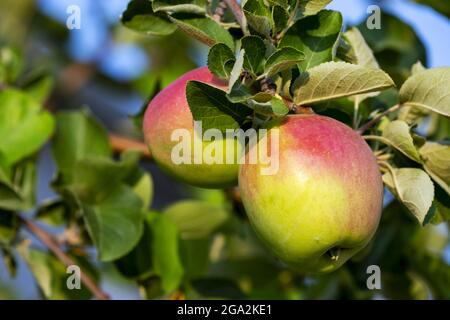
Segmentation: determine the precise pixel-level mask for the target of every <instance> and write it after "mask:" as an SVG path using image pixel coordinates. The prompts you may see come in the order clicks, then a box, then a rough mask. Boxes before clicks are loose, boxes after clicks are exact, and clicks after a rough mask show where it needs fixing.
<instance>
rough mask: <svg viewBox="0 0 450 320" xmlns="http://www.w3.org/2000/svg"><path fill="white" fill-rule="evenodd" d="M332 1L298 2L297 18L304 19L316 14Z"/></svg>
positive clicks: (311, 0) (308, 0)
mask: <svg viewBox="0 0 450 320" xmlns="http://www.w3.org/2000/svg"><path fill="white" fill-rule="evenodd" d="M331 1H332V0H298V17H299V18H300V17H306V16H312V15H315V14H317V13H318V12H319V11H320V10H322V9H324V8H325V7H326V6H327V5H328V4H329V3H330V2H331Z"/></svg>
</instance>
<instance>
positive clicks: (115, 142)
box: [109, 133, 152, 159]
mask: <svg viewBox="0 0 450 320" xmlns="http://www.w3.org/2000/svg"><path fill="white" fill-rule="evenodd" d="M109 141H110V142H111V145H112V148H113V150H114V152H115V153H121V152H123V151H126V150H130V149H133V150H138V151H140V152H142V156H143V157H144V158H146V159H152V155H151V153H150V150H149V149H148V147H147V146H146V145H145V143H143V142H141V141H137V140H134V139H129V138H125V137H121V136H118V135H115V134H112V133H110V134H109Z"/></svg>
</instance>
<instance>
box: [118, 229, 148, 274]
mask: <svg viewBox="0 0 450 320" xmlns="http://www.w3.org/2000/svg"><path fill="white" fill-rule="evenodd" d="M152 242H153V235H152V231H151V229H150V224H149V223H148V222H147V221H146V222H145V223H144V231H143V234H142V237H141V239H140V240H139V243H138V244H137V245H136V247H134V248H133V250H132V251H131V252H129V253H128V254H126V255H125V256H123V257H122V258H120V259H118V260H116V261H114V264H115V266H116V268H117V269H118V270H119V272H120V273H121V274H122V275H123V276H125V277H127V278H131V279H136V280H143V279H146V278H147V277H149V276H150V275H151V274H152V273H153V260H152Z"/></svg>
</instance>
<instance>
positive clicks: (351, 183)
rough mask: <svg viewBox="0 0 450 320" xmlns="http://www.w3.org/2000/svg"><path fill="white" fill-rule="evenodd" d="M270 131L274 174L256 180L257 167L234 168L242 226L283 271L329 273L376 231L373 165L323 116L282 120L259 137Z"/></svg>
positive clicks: (377, 185)
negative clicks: (274, 138) (245, 222)
mask: <svg viewBox="0 0 450 320" xmlns="http://www.w3.org/2000/svg"><path fill="white" fill-rule="evenodd" d="M275 129H277V130H279V131H278V134H279V169H278V172H276V173H275V174H273V175H262V174H261V170H260V169H261V168H262V167H263V164H260V163H257V164H248V163H247V162H245V163H244V164H243V165H242V166H241V168H240V172H239V189H240V191H241V197H242V201H243V205H244V207H245V209H246V212H247V214H248V217H249V220H250V223H251V224H252V225H253V227H254V229H255V231H256V233H257V234H258V235H259V236H260V238H261V239H262V240H263V242H264V243H266V244H267V246H268V247H269V248H270V249H271V251H273V252H274V254H275V255H276V256H278V257H279V258H280V259H281V260H282V261H284V262H286V263H287V264H289V265H291V266H293V267H296V268H297V269H299V270H302V271H304V272H313V273H322V272H331V271H333V270H336V269H337V268H339V267H340V266H342V265H343V264H344V263H345V261H347V260H348V259H349V258H350V257H352V256H353V255H354V254H356V253H357V252H358V251H360V250H361V249H363V248H364V247H365V246H366V245H367V244H368V242H369V241H370V239H371V238H372V236H373V235H374V233H375V231H376V229H377V227H378V223H379V220H380V216H381V210H382V202H383V183H382V179H381V174H380V172H379V168H378V165H377V162H376V159H375V157H374V156H373V154H372V151H371V149H370V148H369V146H368V145H367V144H366V142H365V141H364V140H363V138H362V137H361V136H360V135H359V134H357V133H356V132H355V131H353V130H352V129H351V128H349V127H348V126H346V125H345V124H343V123H341V122H338V121H336V120H334V119H331V118H328V117H324V116H319V115H315V114H314V115H292V116H287V117H285V118H284V119H283V120H278V121H276V122H274V123H272V124H270V125H269V131H268V133H267V135H268V136H269V135H270V134H272V132H273V130H275ZM259 143H261V141H260V142H259ZM255 146H256V145H255ZM255 146H254V147H255ZM271 149H273V148H271ZM272 152H273V150H272ZM272 156H273V155H272Z"/></svg>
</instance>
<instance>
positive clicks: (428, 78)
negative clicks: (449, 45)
mask: <svg viewBox="0 0 450 320" xmlns="http://www.w3.org/2000/svg"><path fill="white" fill-rule="evenodd" d="M449 83H450V68H448V67H444V68H435V69H428V70H425V71H423V72H419V73H417V74H415V75H413V76H411V77H410V78H409V79H408V80H406V82H405V83H404V84H403V86H402V87H401V89H400V102H401V103H402V104H404V105H408V106H413V107H419V108H425V109H429V110H431V111H434V112H437V113H439V114H442V115H444V116H446V117H450V91H449Z"/></svg>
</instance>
